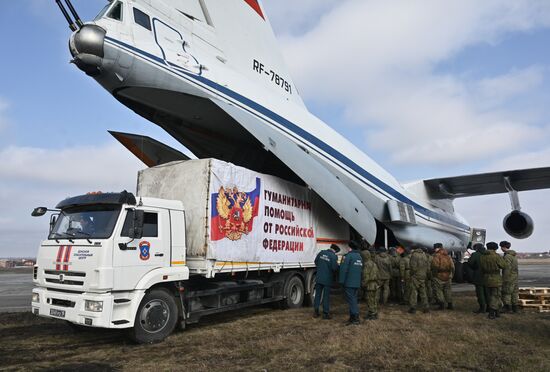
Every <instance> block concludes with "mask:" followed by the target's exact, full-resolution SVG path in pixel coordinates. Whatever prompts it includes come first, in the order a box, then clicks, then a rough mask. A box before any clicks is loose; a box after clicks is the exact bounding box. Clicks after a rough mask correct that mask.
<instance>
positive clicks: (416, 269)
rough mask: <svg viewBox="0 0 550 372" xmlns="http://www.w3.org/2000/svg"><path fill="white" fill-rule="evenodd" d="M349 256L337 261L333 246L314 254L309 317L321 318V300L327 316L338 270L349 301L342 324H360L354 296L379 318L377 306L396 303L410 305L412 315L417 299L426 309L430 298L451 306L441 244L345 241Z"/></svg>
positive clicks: (449, 267)
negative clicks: (314, 275) (378, 245)
mask: <svg viewBox="0 0 550 372" xmlns="http://www.w3.org/2000/svg"><path fill="white" fill-rule="evenodd" d="M350 248H351V250H350V251H349V253H348V254H346V255H345V256H344V258H343V261H342V264H341V265H340V266H339V265H338V259H337V255H336V254H337V253H338V252H339V251H340V249H339V248H338V246H336V245H332V246H331V247H330V249H327V250H323V251H321V252H319V254H318V255H317V258H316V259H315V264H316V265H317V279H316V287H315V301H314V316H315V317H320V316H321V313H320V305H321V299H322V301H323V315H322V316H323V319H331V318H332V317H331V315H330V300H329V299H330V288H331V287H332V283H333V277H334V276H335V274H336V273H338V281H339V283H340V285H341V286H342V287H343V289H344V295H345V298H346V301H347V302H348V304H349V309H350V310H349V312H350V317H349V320H348V322H347V324H349V325H352V324H359V322H360V318H359V306H358V299H359V298H362V299H365V300H366V305H367V312H366V314H365V317H364V318H365V319H366V320H376V319H378V305H379V304H382V305H385V304H387V303H388V302H389V301H395V302H397V303H400V304H402V305H408V306H409V313H411V314H414V313H416V309H417V305H419V301H418V299H420V307H421V308H422V310H423V311H424V312H429V310H430V308H429V305H430V303H432V302H435V303H437V304H438V308H439V309H441V310H443V309H445V308H447V309H450V310H452V309H453V303H452V297H451V281H452V278H453V273H454V263H453V260H452V258H451V257H450V256H449V255H448V253H447V251H446V250H445V249H444V248H443V245H442V244H439V243H438V244H435V245H434V247H433V249H430V250H428V249H425V248H422V247H420V246H412V247H410V248H402V247H398V248H391V249H390V250H389V252H388V251H387V250H386V248H383V247H381V248H378V249H375V248H374V247H370V246H369V245H368V244H367V243H366V242H363V244H362V247H360V246H359V244H357V243H356V242H354V241H351V242H350Z"/></svg>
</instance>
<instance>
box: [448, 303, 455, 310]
mask: <svg viewBox="0 0 550 372" xmlns="http://www.w3.org/2000/svg"><path fill="white" fill-rule="evenodd" d="M447 309H448V310H454V309H455V308H454V306H453V303H452V302H449V303H448V304H447Z"/></svg>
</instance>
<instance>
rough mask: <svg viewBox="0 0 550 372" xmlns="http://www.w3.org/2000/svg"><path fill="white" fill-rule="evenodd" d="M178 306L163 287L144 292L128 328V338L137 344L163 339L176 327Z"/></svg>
mask: <svg viewBox="0 0 550 372" xmlns="http://www.w3.org/2000/svg"><path fill="white" fill-rule="evenodd" d="M177 321H178V307H177V305H176V300H175V298H174V296H173V295H172V294H170V292H168V291H167V290H165V289H153V290H152V291H150V292H147V293H146V294H145V297H143V300H142V301H141V304H140V305H139V308H138V311H137V313H136V319H135V321H134V327H133V328H130V330H129V331H130V338H131V339H132V340H134V341H135V342H137V343H138V344H152V343H156V342H161V341H163V340H164V339H165V338H166V337H168V336H169V335H170V334H171V333H172V332H173V331H174V328H175V327H176V323H177Z"/></svg>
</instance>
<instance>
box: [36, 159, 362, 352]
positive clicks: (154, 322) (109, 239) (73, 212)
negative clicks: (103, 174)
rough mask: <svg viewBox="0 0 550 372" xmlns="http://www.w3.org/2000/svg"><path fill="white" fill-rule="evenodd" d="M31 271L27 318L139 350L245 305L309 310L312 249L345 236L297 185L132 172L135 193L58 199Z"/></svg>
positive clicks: (171, 168) (239, 175) (208, 163)
mask: <svg viewBox="0 0 550 372" xmlns="http://www.w3.org/2000/svg"><path fill="white" fill-rule="evenodd" d="M49 211H50V212H53V213H52V214H51V216H50V231H49V234H48V237H47V239H46V240H44V241H43V242H42V243H41V245H40V248H39V251H38V255H37V263H36V265H35V266H34V272H33V281H34V284H35V287H34V289H33V292H32V312H33V313H34V314H35V315H37V316H41V317H48V318H55V319H61V320H64V321H67V322H69V323H70V324H71V325H74V326H76V327H79V328H82V327H98V328H110V329H113V328H114V329H127V331H128V334H129V336H130V337H131V338H132V339H133V340H134V341H136V342H138V343H153V342H160V341H162V340H164V339H165V338H166V337H167V336H168V335H170V334H171V333H172V332H173V331H174V329H175V328H176V326H178V325H179V326H180V327H181V328H185V327H186V325H188V324H192V323H196V322H198V321H199V320H200V319H201V318H202V317H205V316H208V315H211V314H215V313H219V312H224V311H232V310H238V309H241V308H244V307H247V306H255V305H260V304H266V303H275V304H277V305H280V306H281V307H283V308H297V307H300V306H302V305H304V304H308V303H311V302H312V299H313V296H314V286H315V273H316V270H315V262H314V261H315V257H316V255H317V253H318V252H319V251H320V250H322V249H326V248H328V247H329V246H330V245H331V244H336V245H337V246H339V248H340V249H341V254H343V253H345V252H346V251H347V247H348V243H349V240H350V234H351V233H352V229H350V226H349V224H348V223H346V221H345V220H343V219H342V218H341V217H340V216H339V215H338V214H337V213H336V212H335V211H334V210H333V209H332V208H331V207H330V206H329V205H328V204H327V203H325V202H324V201H323V199H321V198H320V197H319V196H318V195H317V194H316V193H315V192H314V191H312V190H311V189H310V188H308V187H307V186H306V185H299V184H296V183H293V182H289V181H286V180H283V179H281V178H278V177H275V176H272V175H266V174H261V173H257V172H254V171H252V170H249V169H245V168H242V167H239V166H236V165H233V164H230V163H227V162H223V161H220V160H216V159H201V160H186V161H176V162H171V163H168V164H164V165H160V166H156V167H152V168H148V169H145V170H142V171H140V172H138V178H137V190H136V193H135V194H133V193H130V192H127V191H123V192H118V193H101V192H91V193H87V194H85V195H80V196H75V197H70V198H67V199H65V200H63V201H61V202H60V203H59V204H58V205H57V206H56V208H55V209H48V208H46V207H39V208H36V209H35V210H34V211H33V216H41V215H45V214H46V213H48V212H49Z"/></svg>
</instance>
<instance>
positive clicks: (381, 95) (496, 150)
mask: <svg viewBox="0 0 550 372" xmlns="http://www.w3.org/2000/svg"><path fill="white" fill-rule="evenodd" d="M331 5H332V6H331V7H330V8H329V9H328V10H327V11H326V12H325V13H324V14H323V16H322V17H320V18H319V21H318V23H317V24H316V25H315V26H314V27H311V28H305V32H304V33H302V34H300V35H288V34H284V33H283V34H282V35H281V37H280V38H281V41H282V43H283V45H284V52H285V55H286V58H287V60H288V61H289V64H290V66H291V70H292V72H293V76H294V77H295V79H296V82H297V85H298V86H299V87H300V90H301V92H302V93H303V94H304V96H305V98H306V100H307V101H309V102H317V103H320V104H331V105H335V106H341V107H343V108H344V117H343V120H345V121H347V122H348V123H349V124H351V125H354V126H356V127H359V128H362V129H363V131H364V138H365V139H364V146H365V148H367V149H372V150H375V151H378V152H380V153H384V155H385V156H386V154H388V153H389V154H388V155H387V156H388V158H389V160H390V161H391V162H393V163H394V164H399V165H450V164H458V163H463V162H465V161H466V162H476V161H479V160H486V159H487V158H491V157H496V156H499V155H502V154H505V153H506V152H507V151H508V149H509V148H510V146H511V145H512V144H513V143H512V142H513V141H514V139H515V141H516V143H522V144H523V145H522V146H526V143H528V141H531V140H533V139H538V140H540V141H544V140H545V139H544V138H543V137H544V136H545V135H546V134H547V133H546V132H545V131H544V130H543V129H540V128H537V123H536V122H533V119H532V117H531V116H530V115H528V114H526V113H523V112H513V113H510V109H509V108H508V107H507V106H506V105H505V103H506V102H507V101H508V100H510V99H512V98H515V97H518V96H521V95H527V94H529V93H531V92H532V91H533V89H535V88H537V87H538V86H539V85H540V84H541V83H542V81H543V80H544V73H546V72H547V69H544V68H543V67H540V66H532V67H530V68H527V69H524V70H517V69H512V70H511V71H509V72H508V73H505V74H503V75H500V76H490V77H487V76H485V77H481V78H479V80H475V79H472V78H471V77H469V75H468V74H451V73H445V72H444V71H440V70H438V66H439V65H440V64H441V63H443V62H446V61H449V60H451V59H452V58H454V57H456V56H457V55H458V54H459V53H461V52H462V51H464V50H466V49H467V48H469V47H472V46H478V45H487V46H489V45H494V44H498V43H499V42H500V41H501V40H502V39H503V38H504V37H505V36H506V35H508V34H510V33H514V32H527V31H531V30H534V29H537V28H540V27H548V26H550V4H548V3H547V2H544V1H516V2H513V3H512V2H502V1H484V2H482V3H480V2H478V1H472V0H470V1H456V2H453V1H451V2H449V1H447V2H442V1H435V0H433V1H405V0H402V1H393V2H380V1H366V0H349V1H340V2H338V4H331ZM486 141H489V142H494V143H495V144H496V145H495V146H479V148H475V149H474V150H473V151H465V149H467V148H468V145H469V144H471V143H473V142H475V143H484V142H486ZM388 149H391V151H389V152H388V151H387V150H388ZM468 150H469V149H468ZM519 150H521V149H519ZM367 152H368V151H367Z"/></svg>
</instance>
